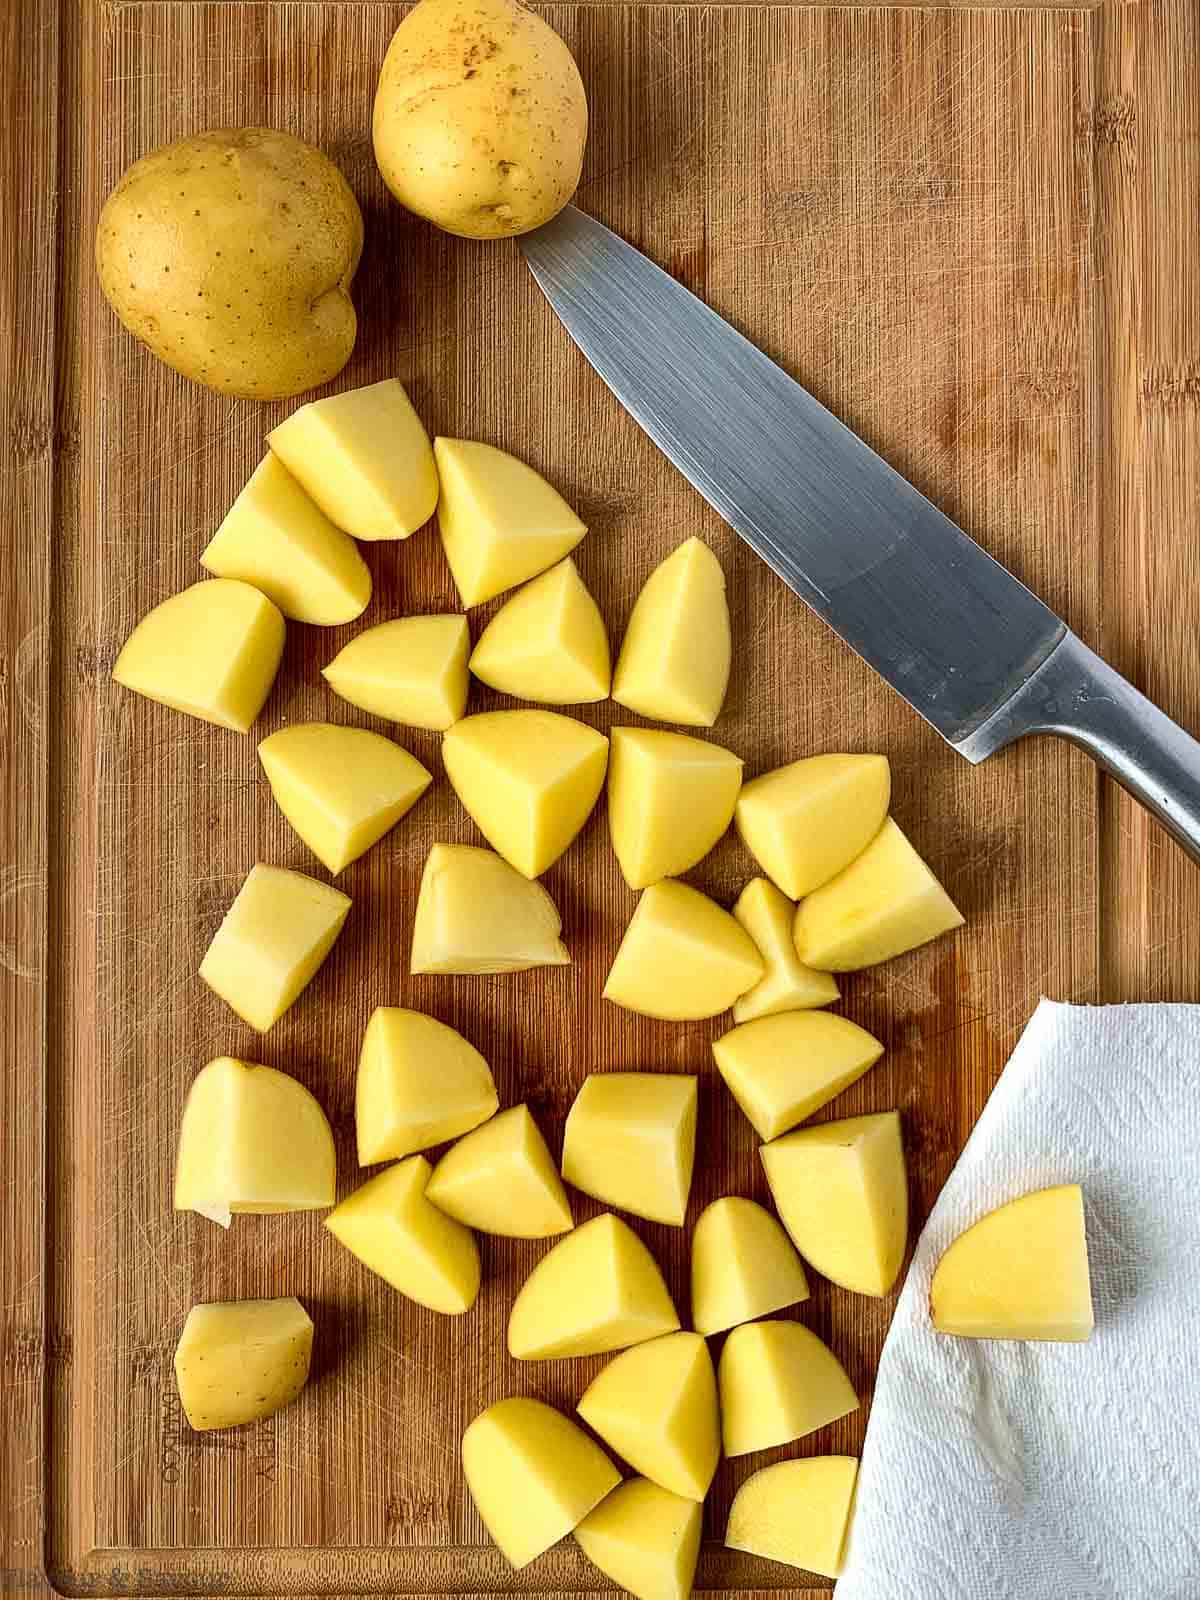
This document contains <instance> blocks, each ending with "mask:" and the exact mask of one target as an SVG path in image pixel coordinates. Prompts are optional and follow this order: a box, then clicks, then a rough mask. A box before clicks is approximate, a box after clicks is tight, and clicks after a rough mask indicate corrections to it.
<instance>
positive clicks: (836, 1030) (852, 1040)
mask: <svg viewBox="0 0 1200 1600" xmlns="http://www.w3.org/2000/svg"><path fill="white" fill-rule="evenodd" d="M712 1051H713V1055H714V1056H715V1058H716V1062H717V1066H718V1068H719V1069H720V1073H721V1076H722V1077H723V1078H724V1080H725V1082H726V1084H727V1085H728V1088H729V1091H730V1093H731V1094H732V1095H733V1098H734V1099H735V1100H736V1101H737V1103H738V1105H739V1106H741V1108H742V1110H743V1111H744V1112H745V1113H746V1115H747V1117H749V1119H750V1121H751V1123H752V1124H753V1126H754V1131H755V1132H756V1133H757V1134H758V1136H759V1138H760V1139H776V1138H778V1136H779V1135H780V1134H781V1133H786V1132H787V1130H788V1129H789V1128H794V1127H795V1126H796V1124H797V1123H798V1122H803V1121H804V1119H805V1118H806V1117H811V1116H812V1114H813V1112H814V1111H819V1110H820V1109H821V1107H822V1106H824V1105H828V1104H829V1102H830V1101H831V1100H832V1099H834V1098H835V1096H837V1095H839V1094H841V1092H842V1090H843V1089H848V1088H849V1087H850V1085H851V1084H852V1083H857V1082H858V1080H859V1079H860V1078H861V1077H862V1075H863V1074H864V1073H865V1072H867V1071H868V1070H869V1069H870V1068H871V1067H873V1066H874V1065H875V1063H876V1062H877V1061H878V1060H879V1058H880V1056H881V1055H882V1054H883V1046H882V1045H881V1044H880V1042H879V1040H878V1039H876V1038H873V1037H872V1035H871V1034H869V1033H868V1032H867V1030H866V1029H865V1028H860V1027H859V1026H858V1024H857V1023H855V1022H851V1021H850V1019H849V1018H848V1017H837V1016H833V1015H831V1014H830V1013H829V1012H828V1011H785V1012H782V1013H781V1014H780V1015H779V1016H774V1017H759V1018H757V1019H756V1020H755V1021H754V1022H743V1023H742V1024H741V1026H740V1027H738V1028H733V1029H731V1030H730V1032H729V1033H725V1034H722V1035H721V1037H720V1038H719V1039H715V1040H714V1041H713V1047H712Z"/></svg>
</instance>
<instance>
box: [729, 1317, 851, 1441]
mask: <svg viewBox="0 0 1200 1600" xmlns="http://www.w3.org/2000/svg"><path fill="white" fill-rule="evenodd" d="M717 1381H718V1383H719V1384H720V1388H721V1429H722V1436H723V1439H724V1447H725V1454H726V1455H727V1456H742V1455H747V1454H748V1453H749V1452H750V1451H752V1450H770V1449H771V1448H772V1447H773V1446H775V1445H778V1444H789V1443H790V1442H791V1441H792V1440H793V1439H802V1438H803V1437H804V1436H805V1434H808V1433H815V1432H816V1430H817V1429H818V1428H823V1427H825V1426H826V1425H827V1424H828V1423H830V1422H836V1421H837V1420H838V1418H839V1417H845V1416H848V1415H849V1414H850V1412H851V1411H857V1410H858V1396H857V1395H856V1394H855V1392H854V1386H853V1385H852V1384H851V1382H850V1379H849V1378H848V1377H847V1376H846V1371H845V1368H844V1367H843V1366H842V1364H841V1362H840V1361H839V1360H838V1358H837V1357H836V1356H835V1355H834V1353H833V1351H832V1350H830V1348H829V1346H828V1345H826V1344H824V1343H823V1342H822V1341H821V1340H820V1339H818V1338H817V1336H816V1334H815V1333H813V1332H812V1331H811V1329H809V1328H805V1327H803V1326H802V1325H801V1324H800V1323H799V1322H746V1323H743V1324H742V1326H741V1327H738V1328H734V1330H733V1332H732V1333H731V1334H730V1335H729V1337H728V1338H727V1339H726V1341H725V1347H724V1349H723V1350H722V1351H721V1364H720V1369H719V1371H718V1374H717Z"/></svg>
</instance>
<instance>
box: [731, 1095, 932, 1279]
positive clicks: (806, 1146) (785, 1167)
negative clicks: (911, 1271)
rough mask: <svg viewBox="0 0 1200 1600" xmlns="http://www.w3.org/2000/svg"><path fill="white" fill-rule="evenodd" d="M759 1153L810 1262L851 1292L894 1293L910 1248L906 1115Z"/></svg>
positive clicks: (816, 1133)
mask: <svg viewBox="0 0 1200 1600" xmlns="http://www.w3.org/2000/svg"><path fill="white" fill-rule="evenodd" d="M759 1155H760V1156H761V1157H762V1164H763V1166H764V1167H765V1168H766V1173H767V1182H768V1183H769V1184H770V1185H771V1195H772V1197H773V1199H774V1201H775V1209H776V1210H777V1211H778V1212H779V1215H780V1217H781V1219H782V1221H783V1225H784V1227H785V1228H786V1229H787V1231H788V1232H789V1233H790V1234H791V1236H792V1242H793V1243H794V1244H795V1246H796V1249H797V1250H799V1252H800V1254H801V1255H802V1256H803V1257H804V1259H805V1260H806V1261H808V1262H811V1263H812V1265H813V1266H814V1267H816V1269H817V1271H818V1272H822V1273H824V1275H825V1276H826V1277H827V1278H828V1279H829V1280H830V1281H831V1282H832V1283H836V1284H840V1285H841V1287H842V1288H843V1289H853V1290H855V1291H856V1292H857V1293H858V1294H871V1295H885V1294H889V1293H890V1292H891V1289H892V1286H893V1285H894V1283H895V1282H896V1279H897V1278H898V1277H899V1275H900V1267H901V1265H902V1263H903V1261H904V1251H905V1248H906V1246H907V1244H908V1172H907V1169H906V1167H905V1164H904V1146H903V1143H902V1142H901V1138H900V1114H899V1112H897V1111H881V1112H876V1113H874V1114H873V1115H871V1116H866V1117H849V1118H847V1119H846V1120H845V1121H843V1122H823V1123H821V1125H820V1126H819V1127H816V1128H797V1129H796V1131H795V1132H794V1133H785V1134H784V1135H783V1137H782V1138H781V1139H774V1140H772V1141H771V1143H770V1144H764V1145H762V1146H761V1147H760V1149H759Z"/></svg>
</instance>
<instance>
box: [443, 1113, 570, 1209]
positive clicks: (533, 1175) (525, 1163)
mask: <svg viewBox="0 0 1200 1600" xmlns="http://www.w3.org/2000/svg"><path fill="white" fill-rule="evenodd" d="M425 1193H426V1195H427V1196H428V1197H429V1199H430V1200H431V1201H432V1202H433V1204H434V1205H435V1206H437V1207H439V1209H440V1210H442V1211H444V1212H446V1214H447V1215H448V1216H451V1217H456V1218H457V1219H458V1221H459V1222H465V1223H466V1224H467V1226H468V1227H471V1228H478V1229H479V1231H480V1233H498V1234H503V1235H504V1236H505V1237H507V1238H510V1239H545V1238H548V1237H549V1236H550V1235H551V1234H555V1233H567V1232H568V1231H569V1230H570V1229H571V1228H573V1227H574V1226H575V1219H574V1218H573V1217H572V1215H571V1206H570V1203H569V1201H568V1200H567V1195H566V1191H565V1190H564V1188H563V1186H562V1180H561V1178H560V1177H559V1175H558V1169H557V1168H556V1167H555V1165H554V1158H553V1156H552V1155H551V1154H550V1152H549V1150H548V1149H547V1148H546V1141H545V1139H543V1138H542V1135H541V1132H540V1131H539V1129H538V1125H537V1123H536V1122H535V1121H534V1120H533V1118H532V1116H531V1115H530V1114H529V1107H528V1106H512V1107H510V1108H509V1110H507V1111H502V1112H501V1113H500V1115H499V1116H497V1117H493V1118H492V1120H491V1121H490V1122H485V1123H484V1125H483V1126H482V1127H481V1128H476V1129H475V1131H474V1132H473V1133H468V1134H467V1135H466V1137H465V1138H463V1139H460V1140H459V1141H458V1143H457V1144H456V1145H453V1146H452V1147H451V1148H450V1149H449V1150H447V1151H446V1154H445V1155H444V1156H443V1157H442V1159H441V1160H440V1161H439V1162H438V1164H437V1166H436V1167H434V1169H433V1176H432V1178H430V1180H429V1187H428V1189H426V1191H425Z"/></svg>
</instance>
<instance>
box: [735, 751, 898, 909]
mask: <svg viewBox="0 0 1200 1600" xmlns="http://www.w3.org/2000/svg"><path fill="white" fill-rule="evenodd" d="M891 793H892V775H891V768H890V767H889V766H888V761H887V757H886V756H863V755H853V756H843V755H831V756H809V757H808V758H807V759H806V760H804V761H793V762H791V763H789V765H787V766H786V767H776V768H775V770H774V771H773V772H764V773H763V775H762V776H761V777H759V778H753V779H752V780H751V781H750V782H749V783H748V784H746V786H745V788H744V789H743V790H742V792H741V795H740V796H739V798H738V804H737V828H738V832H739V833H740V834H741V836H742V839H743V841H744V843H745V845H746V848H747V849H748V850H749V851H750V853H751V855H752V856H753V857H754V859H755V860H756V861H757V862H758V864H759V866H760V867H761V868H762V869H763V871H764V872H765V873H766V874H767V876H768V878H770V879H771V880H772V882H773V883H774V884H775V885H776V886H777V887H778V888H779V889H781V890H782V891H783V893H784V894H785V895H787V896H788V898H789V899H791V900H799V899H800V897H801V895H806V894H811V893H812V891H813V890H814V889H818V888H820V886H821V884H823V883H828V881H829V879H830V878H832V877H833V876H834V875H835V874H836V873H838V872H840V871H841V870H842V868H843V867H844V866H846V865H847V864H848V863H849V862H851V861H853V860H854V858H855V857H856V856H859V855H861V854H862V852H863V851H864V850H865V849H866V847H867V846H868V844H870V842H871V840H872V839H873V838H874V837H875V835H876V834H877V833H878V832H879V829H880V827H881V826H882V825H883V819H884V818H885V817H886V816H887V809H888V802H889V800H890V799H891Z"/></svg>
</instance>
